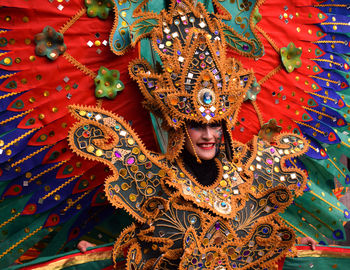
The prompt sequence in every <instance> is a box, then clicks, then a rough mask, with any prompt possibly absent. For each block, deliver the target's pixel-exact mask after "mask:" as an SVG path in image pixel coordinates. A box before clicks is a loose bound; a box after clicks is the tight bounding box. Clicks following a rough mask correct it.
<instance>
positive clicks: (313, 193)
mask: <svg viewBox="0 0 350 270" xmlns="http://www.w3.org/2000/svg"><path fill="white" fill-rule="evenodd" d="M310 192H311V194H312V195H314V196H316V197H317V198H319V199H320V200H321V201H323V202H325V203H326V204H328V205H330V206H332V207H333V208H335V209H337V210H338V211H340V212H342V213H343V212H344V211H343V210H341V209H340V208H338V207H337V206H335V205H333V204H331V203H330V202H328V201H326V200H325V199H323V198H322V197H320V196H319V195H317V194H316V193H315V192H313V191H312V190H310Z"/></svg>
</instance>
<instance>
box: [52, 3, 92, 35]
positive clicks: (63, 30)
mask: <svg viewBox="0 0 350 270" xmlns="http://www.w3.org/2000/svg"><path fill="white" fill-rule="evenodd" d="M85 13H86V9H85V8H82V9H81V10H79V11H78V12H77V13H76V14H75V15H74V16H73V17H72V18H71V19H70V20H68V21H67V22H66V23H65V24H64V25H63V26H62V27H61V28H60V30H59V31H58V32H60V33H61V34H64V33H65V32H66V31H67V30H68V29H69V28H70V27H71V26H72V25H73V24H74V23H75V22H76V21H77V20H79V19H80V18H81V17H82V16H83V15H84V14H85Z"/></svg>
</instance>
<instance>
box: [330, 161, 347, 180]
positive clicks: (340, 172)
mask: <svg viewBox="0 0 350 270" xmlns="http://www.w3.org/2000/svg"><path fill="white" fill-rule="evenodd" d="M328 161H329V162H330V163H332V164H333V166H334V167H335V168H336V169H337V170H338V171H339V172H340V173H341V174H342V175H343V177H346V175H345V174H344V173H343V172H342V171H341V170H340V169H339V168H338V166H337V165H335V163H334V162H333V160H331V159H330V158H329V159H328Z"/></svg>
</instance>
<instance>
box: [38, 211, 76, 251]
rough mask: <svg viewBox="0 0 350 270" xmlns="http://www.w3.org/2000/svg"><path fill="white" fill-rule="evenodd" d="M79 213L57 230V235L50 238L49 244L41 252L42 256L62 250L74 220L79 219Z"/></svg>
mask: <svg viewBox="0 0 350 270" xmlns="http://www.w3.org/2000/svg"><path fill="white" fill-rule="evenodd" d="M78 217H79V215H76V216H75V217H73V218H72V219H70V220H69V221H68V222H66V223H65V224H64V225H63V227H62V228H60V230H59V231H58V232H56V234H55V236H54V237H52V238H50V241H49V244H48V245H47V246H46V247H45V249H44V250H43V251H42V252H41V253H40V257H46V256H53V255H56V254H57V253H58V252H62V250H61V249H62V247H63V245H64V244H65V242H66V241H67V238H68V233H69V231H70V229H71V226H73V224H74V222H75V221H76V220H77V219H78Z"/></svg>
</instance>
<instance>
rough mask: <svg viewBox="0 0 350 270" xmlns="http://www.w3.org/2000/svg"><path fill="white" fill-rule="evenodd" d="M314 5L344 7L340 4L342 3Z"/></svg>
mask: <svg viewBox="0 0 350 270" xmlns="http://www.w3.org/2000/svg"><path fill="white" fill-rule="evenodd" d="M314 7H346V5H342V4H319V5H315V6H314Z"/></svg>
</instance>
